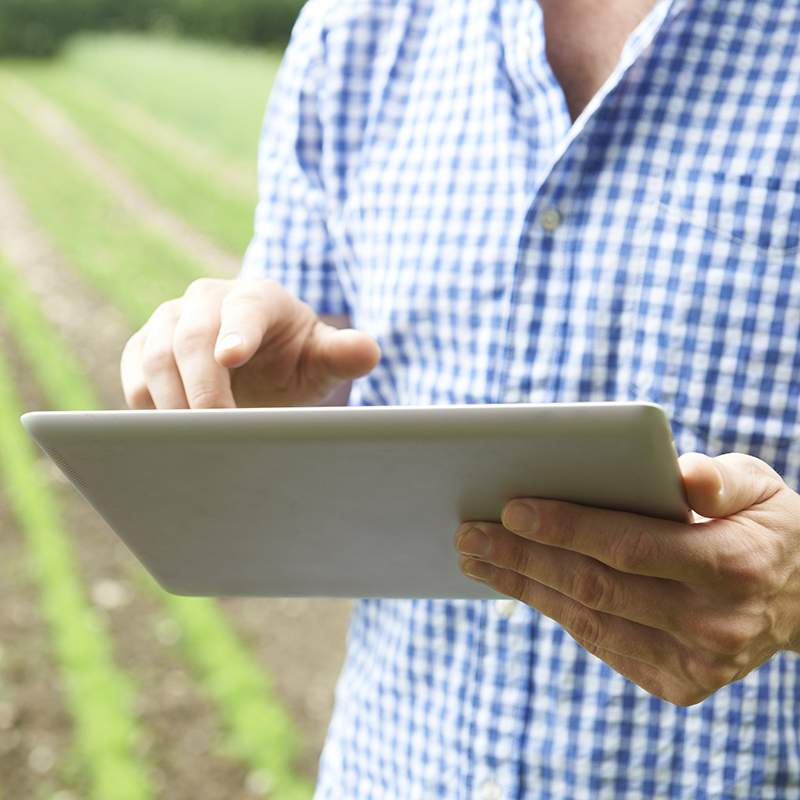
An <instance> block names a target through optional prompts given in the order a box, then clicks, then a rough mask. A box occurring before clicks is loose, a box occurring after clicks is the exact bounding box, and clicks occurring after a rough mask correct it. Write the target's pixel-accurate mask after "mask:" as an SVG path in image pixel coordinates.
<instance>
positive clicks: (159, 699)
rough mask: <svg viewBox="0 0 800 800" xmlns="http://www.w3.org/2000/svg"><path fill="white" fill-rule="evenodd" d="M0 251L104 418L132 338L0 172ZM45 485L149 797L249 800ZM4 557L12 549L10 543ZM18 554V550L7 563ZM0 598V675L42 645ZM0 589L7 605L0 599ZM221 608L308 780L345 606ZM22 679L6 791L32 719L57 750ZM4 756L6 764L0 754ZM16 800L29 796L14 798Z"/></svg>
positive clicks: (282, 603) (147, 634) (243, 783)
mask: <svg viewBox="0 0 800 800" xmlns="http://www.w3.org/2000/svg"><path fill="white" fill-rule="evenodd" d="M28 100H30V96H28ZM26 102H27V101H26ZM32 105H36V103H35V102H34V103H33V104H32ZM31 107H32V106H31ZM37 109H38V110H37V111H36V112H31V114H33V117H32V118H35V119H36V121H37V125H39V126H40V127H41V128H42V129H44V128H48V129H49V131H50V135H52V136H59V137H60V136H62V135H63V136H64V141H66V142H67V143H66V144H65V145H64V146H65V148H67V149H68V150H69V152H72V153H73V155H74V156H75V157H76V158H79V159H80V160H81V161H82V162H83V163H85V164H86V165H87V166H89V168H91V169H93V170H99V171H102V170H104V169H105V166H103V163H104V162H103V160H102V158H101V157H100V155H99V154H97V153H95V152H94V151H91V148H90V146H89V145H88V144H87V142H86V141H85V140H83V139H82V137H80V135H79V134H78V136H77V138H76V136H74V135H73V134H75V133H77V132H76V131H74V130H73V131H70V130H69V126H67V127H66V128H65V127H62V126H61V125H60V121H59V119H58V112H57V110H55V111H56V113H55V114H51V111H53V110H54V109H49V110H47V109H44V108H43V107H42V106H37ZM87 148H89V149H87ZM92 165H94V166H92ZM106 166H107V165H106ZM107 185H108V186H110V187H116V188H115V191H117V194H118V196H119V197H120V200H121V201H122V202H124V203H126V205H130V204H131V203H133V204H134V205H136V206H137V208H138V211H134V210H133V209H132V210H131V213H139V214H145V212H143V211H142V209H143V208H147V203H146V202H145V203H140V202H139V201H140V200H141V199H142V198H141V196H139V195H141V193H140V192H139V190H138V189H136V190H135V192H134V193H133V194H131V193H130V192H129V191H128V188H126V187H125V186H124V185H122V184H118V183H116V179H115V178H113V176H112V179H110V180H108V181H107ZM137 193H138V195H137ZM132 198H133V199H132ZM145 200H146V198H145ZM147 202H149V201H147ZM162 219H163V218H162ZM181 225H183V223H181ZM173 241H174V240H173ZM198 241H201V240H198V239H195V238H192V237H190V238H189V239H187V240H186V241H185V246H186V248H187V249H189V248H192V247H195V248H196V247H198V246H199V245H198ZM0 249H2V251H3V253H4V254H5V256H6V259H7V260H8V261H9V262H10V263H11V265H12V266H13V267H14V268H15V270H16V271H17V272H18V274H19V275H20V276H21V278H22V279H23V280H24V282H25V283H26V284H27V285H28V287H29V288H30V289H31V291H32V292H33V293H34V294H35V296H36V298H37V299H38V302H39V303H40V305H41V308H42V309H43V311H44V313H45V315H46V317H47V319H48V320H49V322H50V323H51V324H52V325H53V326H54V327H55V328H56V329H57V330H59V331H60V333H61V335H62V336H63V338H64V339H65V341H66V342H67V343H68V345H69V346H70V348H71V350H72V351H73V352H74V353H75V355H76V356H77V357H78V359H79V360H80V361H81V363H82V364H83V365H84V367H85V371H86V374H87V376H88V377H89V378H90V379H91V380H92V382H93V384H94V386H95V388H96V389H97V391H98V393H99V395H100V397H101V400H102V402H103V403H104V404H105V405H106V407H109V408H119V407H122V405H123V400H122V395H121V391H120V389H119V377H118V360H119V353H120V351H121V349H122V346H123V344H124V342H125V341H126V340H127V337H128V336H129V335H130V333H131V331H130V330H129V329H128V328H127V326H126V324H125V323H124V321H123V319H122V317H121V315H120V314H119V313H118V312H117V311H116V310H115V309H114V308H112V307H111V306H110V305H109V304H108V303H106V302H105V301H104V300H103V299H102V298H101V297H100V296H99V295H98V294H97V293H96V292H94V291H93V290H92V289H91V288H90V287H88V286H87V285H86V284H85V283H84V282H83V281H82V280H81V279H80V278H79V277H78V276H77V275H76V274H75V272H74V270H73V269H72V268H71V266H70V264H69V263H68V262H67V261H66V259H65V258H64V257H63V256H62V255H61V254H60V253H59V252H58V251H57V250H56V248H55V247H54V246H53V245H52V243H51V242H50V241H49V240H48V238H47V236H46V235H45V234H44V233H43V232H42V231H41V229H40V228H39V227H38V226H37V225H36V223H35V221H34V220H33V219H32V218H31V216H30V214H29V212H28V211H27V209H26V208H25V206H24V204H23V203H22V202H21V200H20V198H19V196H18V195H17V193H16V191H15V190H14V188H13V186H12V185H11V184H10V182H9V181H8V179H7V178H6V176H5V175H4V174H3V173H2V171H0ZM215 258H216V257H215ZM212 261H213V259H212ZM215 263H216V262H215ZM217 266H218V267H220V269H218V270H217V272H218V273H224V272H225V270H227V269H230V268H231V264H230V263H229V261H226V262H225V264H223V265H220V264H217ZM0 346H3V347H4V349H6V348H8V349H13V348H12V347H11V346H10V345H9V344H8V341H7V338H6V341H0ZM16 373H17V375H18V377H19V379H20V383H21V385H28V386H30V380H29V377H26V375H25V374H24V373H25V367H24V366H23V365H22V364H21V363H20V362H19V361H18V360H17V362H16ZM27 397H28V403H29V404H31V405H29V407H39V408H41V407H43V404H42V401H41V398H39V397H38V394H37V392H36V391H35V390H34V389H30V388H29V389H28V390H27ZM51 476H52V478H53V481H54V486H56V487H57V491H58V493H59V496H60V497H61V498H62V501H63V503H64V508H65V515H66V519H67V522H68V525H69V529H70V531H71V533H72V536H73V540H74V543H75V546H76V548H77V555H78V560H79V562H80V565H81V571H82V574H83V576H84V580H85V581H86V585H87V592H88V593H89V594H91V595H92V596H93V597H94V600H95V604H96V605H97V606H98V608H101V610H102V613H103V615H104V619H106V620H107V624H108V630H109V631H110V632H111V634H112V636H113V638H114V641H115V643H116V648H117V657H118V660H119V662H120V664H121V665H123V666H125V667H126V668H127V669H129V670H130V671H131V673H132V674H133V675H134V677H135V678H136V679H137V681H138V682H139V684H140V686H141V687H142V688H141V692H142V694H141V697H140V707H139V713H140V715H141V717H142V720H143V721H144V722H145V723H146V726H147V729H148V730H149V731H150V736H151V740H149V741H148V742H145V743H144V745H143V746H145V747H147V748H149V750H150V751H151V752H152V753H154V754H155V755H156V756H157V760H158V772H157V775H156V778H157V780H158V781H159V783H160V786H161V796H162V797H163V798H164V799H165V800H167V798H168V799H169V800H183V798H187V800H188V798H192V799H193V800H206V799H207V800H212V798H213V799H214V800H217V798H222V797H224V798H226V800H240V798H242V799H244V798H252V797H255V796H257V795H256V794H255V793H254V787H253V785H252V781H251V782H250V783H249V784H248V776H247V774H246V772H245V770H244V768H243V767H242V766H241V765H238V764H236V763H234V762H230V761H229V760H226V759H225V758H221V757H218V756H216V755H214V747H215V743H216V742H217V739H218V733H219V730H218V726H217V723H216V721H215V718H214V715H213V713H212V712H211V711H210V710H209V708H208V705H207V703H206V701H205V700H204V699H203V698H202V697H201V696H200V694H198V692H197V691H196V690H195V689H194V688H193V687H192V682H191V680H190V677H189V676H188V674H187V668H186V666H185V664H183V662H182V661H181V659H180V656H179V654H178V652H177V651H173V650H171V649H170V647H169V646H165V644H164V642H163V641H160V640H159V634H158V631H159V627H158V625H159V623H158V620H159V614H160V612H159V610H158V609H157V607H156V605H155V604H154V602H153V600H152V599H150V598H148V597H145V596H142V595H141V593H140V592H138V591H137V590H136V588H135V587H136V580H135V578H132V576H135V574H136V570H137V569H140V568H139V567H138V565H135V564H133V561H132V558H131V557H130V555H129V554H128V553H127V551H126V550H125V549H124V548H123V547H122V546H121V545H120V544H119V543H118V542H117V540H116V538H115V537H114V536H113V535H112V534H110V532H109V531H108V530H107V529H106V528H105V526H104V525H103V523H102V522H100V521H99V519H98V518H97V517H96V515H94V512H92V511H91V510H90V509H88V507H87V506H86V505H85V504H84V502H83V501H82V500H81V499H80V498H79V497H78V495H77V494H76V493H75V492H74V491H73V490H72V488H71V487H69V486H66V485H63V483H62V484H59V480H60V473H57V472H52V471H51ZM1 501H2V498H0V502H1ZM4 514H6V515H7V511H5V509H0V524H3V525H4V527H5V524H6V519H5V518H4V517H3V515H4ZM12 538H13V537H12ZM17 541H18V540H17ZM6 544H7V546H9V547H12V546H13V545H10V544H8V542H7V543H6ZM16 547H17V551H19V549H20V548H21V547H22V545H21V544H18V545H16ZM3 555H9V558H11V553H10V552H9V553H5V552H0V558H2V556H3ZM18 556H19V552H17V555H15V556H14V558H18ZM3 560H5V559H3ZM7 563H11V561H9V562H7ZM1 575H2V573H0V576H1ZM3 586H4V591H1V592H0V602H1V603H2V606H3V609H4V612H3V614H0V642H3V643H4V651H3V653H4V654H3V660H2V661H0V672H2V671H3V670H4V664H5V665H7V664H8V663H9V659H11V662H10V663H12V664H17V663H22V664H36V663H38V662H37V658H38V657H35V654H36V653H41V652H42V647H43V645H42V641H43V640H42V636H43V634H42V631H41V627H40V625H39V624H38V621H37V620H35V619H34V620H33V622H24V624H22V623H20V624H18V622H19V620H20V619H23V617H24V618H25V620H29V619H30V614H28V616H25V613H23V612H24V610H25V609H28V610H30V608H31V606H32V601H31V599H30V597H31V589H30V586H28V588H25V586H23V585H22V584H19V585H18V584H15V583H6V582H4V583H3ZM103 587H105V590H104V589H103ZM109 587H110V588H109ZM6 589H7V590H8V592H9V593H10V594H9V596H6V594H7V592H6V591H5V590H6ZM104 591H105V594H104ZM115 591H116V592H117V595H116V596H118V597H119V596H123V597H124V598H126V600H125V602H123V603H120V604H118V605H115V604H114V603H111V604H110V605H108V607H104V606H103V604H104V603H108V602H109V601H108V600H107V598H108V597H109V596H111V595H113V594H114V592H115ZM109 592H110V593H111V594H109ZM120 593H121V594H120ZM17 597H18V599H14V598H17ZM104 597H105V598H106V600H104V599H103V598H104ZM20 604H21V605H20ZM223 605H224V608H225V609H226V611H227V613H228V615H229V617H230V619H231V621H232V623H233V625H234V627H235V628H236V629H237V630H238V631H239V632H240V634H241V635H242V636H243V637H244V638H245V639H246V640H247V641H248V642H249V643H250V646H251V648H252V652H253V653H254V654H255V655H256V657H257V658H258V659H259V661H260V662H261V663H262V664H263V665H264V666H265V668H266V669H267V670H268V671H269V672H270V673H271V674H272V675H273V676H274V679H275V688H276V693H277V695H278V696H279V698H280V699H281V700H282V701H283V702H284V703H285V704H286V706H287V708H289V710H290V711H291V713H292V716H293V718H294V720H295V722H296V724H297V726H298V728H299V730H300V732H301V735H302V738H303V747H302V751H301V753H300V761H299V767H300V769H301V770H302V771H303V772H304V773H305V774H307V775H309V776H310V777H313V776H314V775H315V773H316V762H317V759H318V756H319V752H320V749H321V746H322V742H323V739H324V734H325V730H326V727H327V723H328V720H329V718H330V713H331V709H332V702H333V688H334V684H335V680H336V676H337V674H338V671H339V669H340V666H341V661H342V657H343V648H344V635H345V629H346V624H347V618H348V616H349V608H350V604H349V603H348V602H346V601H321V600H314V601H311V600H309V601H301V600H277V599H276V600H257V599H256V600H251V599H248V600H227V601H224V603H223ZM8 609H10V611H9V610H8ZM14 609H17V610H18V611H14ZM19 609H22V610H19ZM15 626H16V627H15ZM20 626H21V627H20ZM162 638H163V637H162ZM40 660H41V659H40ZM27 669H28V668H27V667H26V669H25V670H22V671H21V672H14V675H15V676H16V677H15V678H14V680H15V681H16V684H15V686H16V688H15V689H14V691H13V694H14V695H15V696H19V697H20V698H23V699H20V701H19V702H12V701H9V700H7V699H6V697H5V694H8V693H4V690H3V684H0V770H2V773H3V778H2V782H3V784H5V785H9V781H10V780H11V781H14V780H16V784H15V785H19V786H28V785H30V781H31V776H32V777H33V779H38V780H40V779H41V775H38V778H37V773H36V772H35V767H34V766H32V764H33V765H35V764H37V763H38V764H39V768H41V767H42V765H44V764H45V761H44V756H45V755H46V754H47V752H46V748H45V750H40V751H39V757H40V760H39V762H36V757H33V756H31V753H32V752H33V748H32V746H27V745H25V746H23V743H24V742H28V741H34V740H36V741H39V739H41V736H44V735H45V734H44V733H39V734H35V735H34V733H31V731H32V730H33V729H32V728H31V727H30V726H31V725H33V724H34V723H33V722H32V720H39V721H38V722H36V723H35V726H34V727H36V726H38V727H36V730H38V731H40V732H41V731H46V730H47V729H48V728H50V727H52V728H53V732H52V737H51V739H48V742H50V743H49V744H48V743H47V742H45V744H46V746H47V747H50V748H51V750H52V751H53V752H55V753H58V752H59V749H60V748H61V747H62V739H63V737H65V736H67V733H66V732H65V731H66V730H67V729H68V726H69V721H68V720H66V721H65V719H64V712H63V710H62V711H58V708H59V707H60V706H59V704H58V703H55V702H54V701H53V698H51V697H49V695H48V694H47V693H46V692H40V691H39V690H38V688H37V687H38V686H39V684H38V683H37V681H38V680H39V679H38V678H35V676H34V677H31V679H30V682H28V672H27V671H26V670H27ZM31 669H32V667H31ZM49 669H50V672H48V671H47V667H46V665H45V666H44V667H43V670H44V671H43V673H42V674H44V675H45V676H47V675H50V674H51V673H52V665H50V668H49ZM54 691H57V689H54ZM37 698H40V699H41V703H42V704H47V705H49V706H53V708H51V710H50V712H49V714H50V716H48V715H47V714H46V713H45V709H44V708H37V702H36V700H37ZM65 726H66V727H65ZM37 736H38V737H39V739H37V738H36V737H37ZM59 736H60V737H62V739H59ZM31 737H33V738H31ZM51 740H52V741H51ZM15 742H16V744H15ZM26 747H27V749H26ZM4 748H5V750H4ZM20 748H22V749H20ZM4 752H5V754H4ZM14 753H16V755H14V756H13V757H11V756H9V754H14ZM31 758H33V761H31ZM50 768H52V764H51V767H50ZM7 770H10V772H7ZM14 776H16V778H15V777H14ZM11 796H12V797H14V796H16V795H11ZM19 796H20V797H22V796H33V795H29V794H28V792H27V791H26V792H25V793H24V794H23V795H19Z"/></svg>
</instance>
